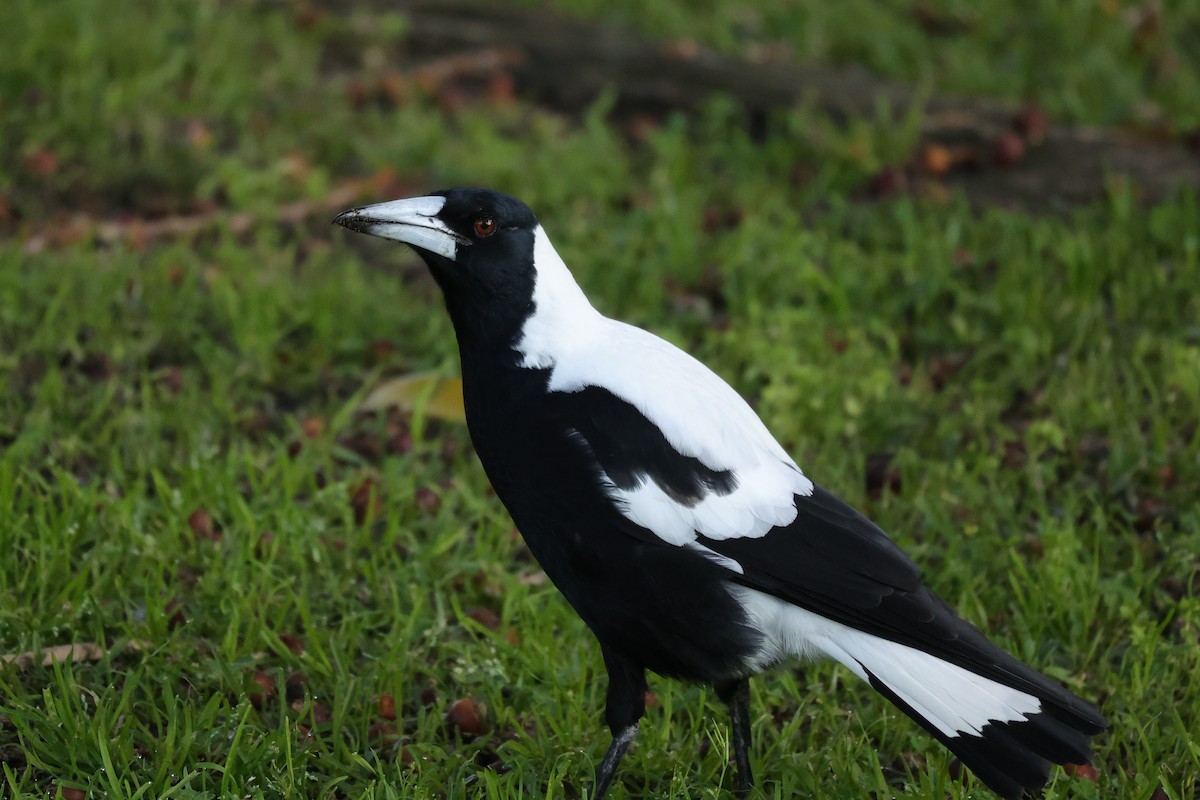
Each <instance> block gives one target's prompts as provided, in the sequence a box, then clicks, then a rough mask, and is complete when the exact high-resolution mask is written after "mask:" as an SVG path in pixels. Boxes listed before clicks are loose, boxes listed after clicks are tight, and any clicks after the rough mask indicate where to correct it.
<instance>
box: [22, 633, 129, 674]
mask: <svg viewBox="0 0 1200 800" xmlns="http://www.w3.org/2000/svg"><path fill="white" fill-rule="evenodd" d="M151 646H152V645H151V644H150V643H149V642H145V641H141V640H137V639H135V640H133V641H130V642H128V643H126V644H125V648H124V649H126V650H130V651H133V652H138V651H139V650H148V649H150V648H151ZM105 652H106V651H105V649H104V646H103V645H101V644H99V643H98V642H76V643H75V644H60V645H55V646H54V647H43V648H42V649H41V650H30V651H29V652H26V653H16V654H7V655H5V654H0V664H16V665H17V669H20V670H27V669H32V668H33V667H35V666H40V667H49V666H52V665H53V664H55V663H56V662H57V663H60V664H62V663H66V662H67V661H99V660H100V659H102V658H104V654H105Z"/></svg>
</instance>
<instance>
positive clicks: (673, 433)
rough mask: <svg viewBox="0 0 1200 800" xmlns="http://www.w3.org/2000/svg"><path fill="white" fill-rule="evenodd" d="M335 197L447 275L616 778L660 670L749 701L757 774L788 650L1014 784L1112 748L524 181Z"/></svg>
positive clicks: (602, 782)
mask: <svg viewBox="0 0 1200 800" xmlns="http://www.w3.org/2000/svg"><path fill="white" fill-rule="evenodd" d="M334 221H335V222H336V223H338V224H340V225H343V226H345V227H346V228H349V229H350V230H354V231H360V232H362V233H369V234H371V235H373V236H381V237H383V238H385V239H393V240H396V241H399V242H404V243H405V244H408V245H410V246H411V247H413V248H414V249H415V250H416V251H417V253H418V254H419V255H420V257H421V258H422V259H423V260H424V261H425V263H426V265H427V266H428V267H429V270H430V272H431V273H432V274H433V277H434V279H435V280H436V281H437V283H438V285H439V286H440V287H441V290H442V294H443V296H444V298H445V303H446V308H447V310H448V311H449V313H450V317H451V319H452V321H453V323H454V331H455V334H456V336H457V338H458V348H459V354H460V357H461V360H462V376H463V394H464V401H465V404H466V414H467V425H468V427H469V429H470V433H471V439H472V441H473V442H474V444H475V450H476V452H477V453H478V455H479V460H480V461H481V462H482V463H483V467H484V469H485V470H486V472H487V475H488V477H489V479H490V480H491V482H492V484H493V486H494V488H495V491H496V494H497V495H498V496H499V498H500V500H501V501H502V502H503V503H504V505H505V507H506V508H507V509H508V511H509V513H510V514H511V515H512V518H513V521H514V522H515V523H516V525H517V528H518V529H519V530H520V531H521V534H522V535H523V536H524V538H525V541H526V543H527V544H528V546H529V549H530V550H531V551H532V552H533V555H534V556H535V557H536V558H537V560H538V562H539V563H540V564H541V566H542V568H543V569H544V570H545V572H546V574H547V575H548V576H549V577H550V579H551V580H552V581H553V582H554V585H555V586H557V587H558V589H559V590H560V591H561V592H562V593H563V595H564V596H565V597H566V599H567V601H568V602H570V604H571V605H572V606H573V607H574V608H575V610H576V611H577V612H578V613H579V616H580V617H582V618H583V620H584V622H586V623H587V625H588V627H589V628H591V630H592V632H593V633H594V634H595V636H596V638H597V639H598V640H599V643H600V650H601V653H602V654H603V657H604V664H605V666H606V668H607V670H608V677H609V685H608V695H607V704H606V709H605V719H606V721H607V723H608V726H609V728H610V730H611V731H612V735H613V739H612V744H611V745H610V746H609V748H608V751H607V753H606V754H605V756H604V759H603V761H602V762H601V763H600V766H599V768H598V769H597V772H596V786H595V791H594V794H593V796H594V797H602V796H603V795H604V793H605V791H606V790H607V789H608V786H609V783H610V782H611V781H612V779H613V775H614V772H615V771H616V768H617V765H618V763H619V762H620V760H621V757H622V756H623V755H624V754H625V751H626V750H627V749H628V748H629V745H630V742H632V740H633V738H634V735H635V734H636V733H637V729H638V721H639V720H640V719H641V716H642V713H643V711H644V698H645V693H646V675H645V672H646V670H651V671H653V672H656V673H658V674H660V675H665V676H669V677H673V678H679V679H684V680H689V681H698V682H701V683H705V684H711V685H712V686H713V687H714V688H715V689H716V692H717V695H718V696H719V697H720V698H721V699H722V700H723V701H724V702H725V703H727V704H728V706H729V709H730V716H731V718H732V742H733V748H734V758H735V762H736V765H737V772H736V778H735V781H736V790H737V793H738V795H739V796H744V795H745V794H746V793H748V792H749V790H750V787H751V783H752V779H751V773H750V755H749V748H750V711H749V708H748V704H749V689H748V678H749V677H750V676H751V675H754V674H755V673H758V672H761V671H763V670H765V669H767V668H769V667H770V666H772V665H773V664H776V663H779V662H781V661H783V660H785V659H788V658H800V659H813V658H822V657H824V658H832V659H833V660H835V661H838V662H840V663H841V664H843V665H844V666H845V667H846V668H848V669H849V670H850V671H851V672H853V673H854V674H855V675H857V676H858V677H860V678H862V679H863V680H865V681H867V682H868V683H870V685H871V686H872V687H874V688H875V689H876V690H877V691H878V692H879V693H880V694H882V695H883V696H884V697H886V698H887V699H888V700H890V701H892V702H893V703H895V704H896V705H897V706H898V707H899V708H900V709H901V710H902V711H903V712H904V713H905V714H907V715H908V716H910V717H912V718H913V719H914V720H915V721H916V722H917V723H918V724H919V725H921V726H922V727H923V728H925V729H926V730H927V731H929V733H930V734H932V735H933V736H934V737H935V738H937V739H938V740H939V741H941V742H942V743H943V744H945V745H946V746H947V747H948V748H950V750H951V751H952V752H954V753H955V754H956V755H957V756H958V757H959V758H960V759H961V760H962V762H963V763H964V764H966V765H967V766H968V767H970V768H971V769H972V770H973V771H974V772H975V774H976V775H978V776H979V777H980V778H981V779H982V780H983V781H984V783H986V784H987V785H988V786H990V787H991V788H992V789H993V790H995V792H996V793H997V794H999V795H1001V796H1003V797H1006V798H1018V797H1020V796H1021V795H1022V794H1023V793H1024V791H1025V790H1026V789H1034V788H1037V787H1040V786H1042V785H1043V784H1044V783H1045V782H1046V780H1047V778H1048V776H1049V769H1050V764H1051V763H1052V762H1053V763H1059V764H1063V763H1077V764H1078V763H1086V762H1087V761H1088V760H1089V758H1090V756H1091V754H1090V750H1089V744H1088V738H1089V737H1090V736H1092V735H1095V734H1097V733H1099V732H1100V731H1102V730H1103V729H1104V728H1105V727H1106V726H1107V723H1106V722H1105V720H1104V718H1103V717H1102V716H1101V715H1100V712H1099V711H1097V710H1096V708H1094V707H1093V706H1092V705H1090V704H1088V703H1086V702H1085V701H1083V700H1081V699H1080V698H1078V697H1076V696H1075V695H1074V694H1072V693H1071V692H1069V691H1067V690H1066V689H1064V688H1063V687H1062V686H1060V685H1059V684H1058V683H1056V682H1054V681H1052V680H1050V679H1049V678H1047V677H1045V676H1043V675H1041V674H1040V673H1038V672H1036V671H1035V670H1033V669H1031V668H1030V667H1028V666H1026V665H1025V664H1023V663H1021V662H1020V661H1018V660H1017V659H1015V658H1013V657H1012V656H1010V655H1009V654H1007V653H1006V652H1004V651H1003V650H1001V649H1000V648H998V647H996V646H995V645H993V644H992V643H991V642H989V641H988V640H987V639H986V638H984V636H983V634H982V633H980V632H979V630H978V629H976V628H975V627H974V626H972V625H971V624H969V623H967V622H965V621H964V620H962V619H961V618H959V617H958V615H957V614H955V613H954V611H953V610H951V609H950V607H949V606H947V605H946V603H944V602H943V601H942V600H941V599H940V598H939V597H938V596H937V595H935V594H934V593H933V592H932V591H931V590H930V589H929V588H928V587H927V586H926V585H925V584H924V583H923V582H922V580H921V574H920V572H919V570H918V569H917V567H916V565H914V564H913V562H912V561H910V560H909V558H908V557H907V556H906V555H905V554H904V553H903V552H902V551H901V550H900V548H898V547H897V546H896V545H895V544H893V543H892V541H891V540H890V539H889V538H888V537H887V535H886V534H884V532H883V531H882V530H880V529H879V528H878V527H876V526H875V525H874V524H873V523H872V522H871V521H870V520H868V519H867V518H866V517H864V516H863V515H861V514H859V513H858V512H857V511H855V510H854V509H853V508H851V507H850V506H848V505H847V504H845V503H844V502H842V501H841V500H839V499H838V498H837V497H835V496H834V495H833V494H832V493H830V492H829V491H828V490H826V489H825V488H823V487H821V486H819V485H817V484H816V483H814V482H813V481H812V480H811V479H810V478H809V477H808V476H806V475H805V474H804V472H802V471H801V469H800V467H798V466H797V465H796V462H795V461H793V460H792V458H791V457H790V456H789V455H788V454H787V452H786V451H785V450H784V449H783V448H782V447H781V446H780V445H779V444H778V443H777V442H776V441H775V439H774V438H773V437H772V436H771V434H770V432H769V431H768V430H767V428H766V426H765V425H764V424H763V423H762V421H761V420H760V419H759V418H758V416H757V415H756V414H755V413H754V411H752V410H751V408H750V406H749V405H747V403H746V402H745V401H744V400H743V399H742V398H741V397H740V396H739V395H738V394H737V392H735V391H734V390H733V389H732V388H730V386H729V385H728V384H727V383H725V382H724V381H723V380H721V378H719V377H717V375H716V374H715V373H713V372H712V371H711V370H709V369H708V368H707V367H706V366H704V364H702V363H700V362H699V361H697V360H696V359H695V358H693V357H692V356H690V355H688V354H687V353H685V352H683V351H682V350H680V349H678V348H676V347H675V346H673V345H671V344H668V343H667V342H665V341H664V340H662V339H660V338H658V337H657V336H654V335H653V334H651V333H648V332H646V331H644V330H641V329H639V328H635V327H633V326H631V325H627V324H625V323H622V322H618V321H616V320H612V319H608V318H607V317H605V316H603V315H602V314H601V313H600V312H599V311H597V310H596V309H595V308H593V307H592V305H591V303H589V302H588V299H587V297H585V296H584V293H583V291H582V290H581V289H580V288H579V286H578V285H577V284H576V282H575V280H574V278H572V276H571V273H570V272H569V271H568V270H567V267H566V265H565V264H564V263H563V260H562V259H561V258H560V257H559V255H558V253H557V252H555V250H554V247H553V246H552V245H551V244H550V239H549V238H548V237H547V235H546V232H545V231H544V230H543V229H542V227H541V225H539V224H538V221H537V218H536V217H534V215H533V212H532V211H530V210H529V208H528V207H527V206H525V205H524V204H523V203H521V202H520V201H519V200H517V199H515V198H513V197H509V196H508V195H504V194H500V193H498V192H494V191H488V190H483V189H451V190H448V191H441V192H435V193H433V194H432V195H429V196H427V197H416V198H412V199H408V200H396V201H393V202H387V203H379V204H377V205H371V206H366V207H363V208H355V209H351V210H349V211H346V212H343V213H342V214H340V215H339V216H338V217H337V218H336V219H335V220H334Z"/></svg>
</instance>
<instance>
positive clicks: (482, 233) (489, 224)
mask: <svg viewBox="0 0 1200 800" xmlns="http://www.w3.org/2000/svg"><path fill="white" fill-rule="evenodd" d="M495 232H496V220H494V219H492V218H491V217H480V218H479V219H477V220H475V235H476V236H478V237H480V238H481V239H482V238H484V237H486V236H491V235H492V234H493V233H495Z"/></svg>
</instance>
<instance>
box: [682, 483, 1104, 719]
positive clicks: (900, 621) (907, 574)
mask: <svg viewBox="0 0 1200 800" xmlns="http://www.w3.org/2000/svg"><path fill="white" fill-rule="evenodd" d="M796 506H797V509H798V510H799V514H798V516H797V518H796V521H795V522H794V523H792V524H791V525H789V526H788V527H787V528H785V529H777V530H775V531H772V532H771V533H769V534H767V535H766V536H765V537H763V538H761V539H726V540H721V541H716V540H710V539H701V541H702V542H703V543H704V544H705V545H706V546H708V547H709V548H711V549H712V550H714V551H716V552H718V553H720V554H721V555H724V556H728V557H729V558H733V559H735V560H736V561H737V562H738V563H739V564H741V565H742V569H743V570H744V574H742V575H734V576H731V580H733V581H735V582H737V583H741V584H743V585H745V586H749V587H751V588H754V589H758V590H760V591H764V592H767V593H769V594H773V595H775V596H776V597H779V598H781V599H783V600H786V601H788V602H790V603H794V604H795V605H797V606H800V607H801V608H806V609H808V610H810V611H815V612H816V613H818V614H820V615H822V616H824V617H828V618H829V619H832V620H835V621H837V622H841V623H842V624H844V625H849V626H850V627H853V628H857V629H858V630H862V631H865V632H867V633H871V634H874V635H876V636H879V637H882V638H884V639H888V640H890V641H894V642H899V643H900V644H905V645H908V646H910V647H914V648H917V649H919V650H923V651H925V652H927V653H930V654H932V655H935V656H937V657H938V658H941V659H943V660H945V661H948V662H950V663H951V664H956V665H958V666H960V667H963V668H965V669H968V670H970V671H971V672H974V673H977V674H979V675H982V676H984V677H986V678H990V679H991V680H994V681H996V682H997V683H1002V684H1004V685H1006V686H1011V687H1013V688H1015V689H1019V690H1021V691H1025V692H1028V693H1030V694H1033V695H1035V696H1037V697H1039V698H1041V699H1042V700H1043V701H1044V702H1049V703H1051V704H1052V705H1053V706H1055V707H1057V708H1058V709H1059V711H1060V713H1061V716H1063V717H1064V718H1065V719H1066V720H1067V721H1069V722H1070V723H1071V724H1072V727H1077V728H1079V729H1081V730H1090V731H1091V732H1093V733H1099V732H1100V731H1101V730H1103V729H1104V726H1105V722H1104V719H1103V717H1101V716H1100V714H1099V712H1097V711H1096V709H1094V708H1093V707H1092V706H1090V705H1088V704H1087V703H1084V702H1083V701H1081V700H1080V699H1079V698H1077V697H1075V695H1073V694H1071V693H1070V692H1068V691H1067V690H1066V689H1064V688H1063V687H1062V686H1060V685H1059V684H1058V683H1056V682H1054V681H1052V680H1050V679H1049V678H1046V677H1045V676H1043V675H1042V674H1041V673H1039V672H1037V671H1036V670H1034V669H1032V668H1030V667H1028V666H1026V665H1025V664H1023V663H1022V662H1020V661H1018V660H1017V659H1016V658H1014V657H1013V656H1010V655H1009V654H1008V653H1006V652H1004V651H1003V650H1001V649H1000V648H999V647H997V646H996V645H994V644H992V643H991V642H990V641H988V640H987V638H986V637H985V636H984V635H983V634H982V633H980V631H979V630H978V629H977V628H976V627H975V626H973V625H971V624H970V623H969V622H967V621H965V620H963V619H962V618H961V617H959V616H958V615H957V614H956V613H955V612H954V611H953V610H952V609H951V608H950V607H949V606H947V605H946V603H945V602H944V601H942V599H941V598H940V597H938V596H937V595H935V594H934V593H933V592H932V591H930V589H929V588H928V587H927V586H925V585H924V584H922V583H921V580H920V573H919V571H918V570H917V568H916V566H915V565H913V563H912V562H911V561H910V560H909V559H908V557H907V556H905V555H904V553H903V552H902V551H901V550H900V549H899V548H898V547H897V546H896V545H895V544H894V543H892V541H891V540H890V539H888V538H887V536H886V534H884V533H883V531H882V530H880V529H879V528H878V527H877V526H875V525H874V524H873V523H871V522H870V521H869V520H867V519H866V518H865V517H863V516H862V515H861V514H859V513H858V512H856V511H854V510H853V509H852V508H850V506H848V505H846V504H845V503H843V502H842V501H841V500H838V499H837V498H836V497H834V496H833V495H832V494H830V493H829V492H827V491H825V490H824V489H822V488H821V487H819V486H818V487H816V488H815V490H814V492H813V496H812V497H811V498H806V497H797V498H796Z"/></svg>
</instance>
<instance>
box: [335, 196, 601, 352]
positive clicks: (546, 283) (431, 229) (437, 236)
mask: <svg viewBox="0 0 1200 800" xmlns="http://www.w3.org/2000/svg"><path fill="white" fill-rule="evenodd" d="M333 221H334V222H336V223H337V224H338V225H341V226H343V227H345V228H348V229H350V230H352V231H358V232H361V233H369V234H371V235H372V236H379V237H381V238H384V239H393V240H395V241H397V242H403V243H404V244H407V245H409V246H410V247H412V248H413V249H414V250H416V251H417V254H418V255H420V256H421V258H422V260H424V261H425V264H426V265H427V266H428V267H429V271H430V272H431V273H433V277H434V278H435V279H436V280H437V282H438V284H439V285H440V286H441V288H442V292H443V294H444V295H445V298H446V306H447V308H448V309H449V311H450V316H451V317H452V318H453V320H454V327H455V330H456V331H457V333H458V336H459V340H460V343H462V342H463V341H464V339H465V340H469V341H471V342H473V343H476V344H478V343H480V342H483V341H485V340H486V341H490V342H494V343H497V344H504V345H509V344H512V342H513V341H514V340H515V339H517V338H519V337H520V336H521V330H522V327H523V326H524V324H525V322H526V321H527V320H528V319H529V318H530V317H531V315H532V314H533V313H534V309H535V307H542V308H543V310H550V311H553V310H557V311H558V312H559V313H561V314H562V315H563V316H564V318H568V319H569V318H571V317H572V316H573V317H574V318H576V319H577V318H578V317H579V316H580V315H581V314H585V313H587V312H589V311H591V310H592V309H591V306H590V305H589V304H588V303H587V299H586V298H584V296H583V293H582V292H581V291H580V290H579V288H578V286H576V284H575V282H574V280H573V279H572V278H571V276H570V273H569V272H568V271H567V268H566V266H565V265H564V264H563V263H562V259H561V258H559V257H558V254H557V253H556V252H555V251H554V248H553V247H552V246H551V245H550V242H549V240H548V239H547V238H546V234H545V232H544V231H543V230H542V228H541V226H540V225H539V224H538V221H537V218H536V217H535V216H534V215H533V212H532V211H530V210H529V207H528V206H526V205H525V204H524V203H522V202H521V201H520V200H518V199H516V198H515V197H510V196H509V195H506V194H502V193H500V192H494V191H491V190H488V189H448V190H444V191H440V192H434V193H432V194H430V195H427V196H425V197H413V198H409V199H407V200H392V201H390V202H387V203H378V204H376V205H370V206H363V207H361V208H352V209H350V210H349V211H344V212H342V213H341V214H339V215H338V216H337V217H335V218H334V220H333ZM535 286H536V291H535ZM548 313H549V311H548Z"/></svg>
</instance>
